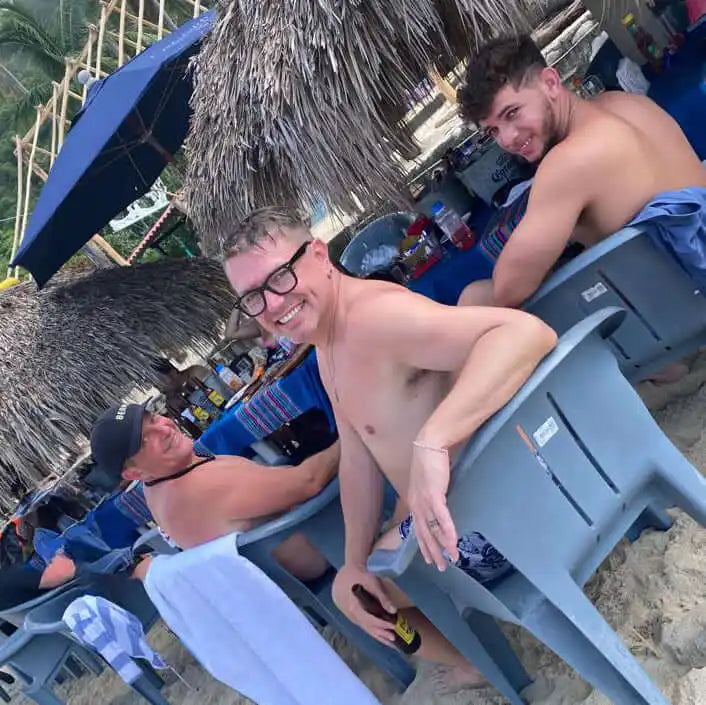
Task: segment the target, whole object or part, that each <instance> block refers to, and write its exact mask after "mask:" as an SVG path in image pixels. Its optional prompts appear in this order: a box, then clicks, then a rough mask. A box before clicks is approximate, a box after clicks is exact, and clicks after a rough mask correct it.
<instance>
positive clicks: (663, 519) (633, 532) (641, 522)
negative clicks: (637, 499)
mask: <svg viewBox="0 0 706 705" xmlns="http://www.w3.org/2000/svg"><path fill="white" fill-rule="evenodd" d="M671 526H672V520H671V518H670V516H669V514H667V512H665V511H664V509H662V508H661V507H660V506H658V505H657V504H651V505H650V506H649V507H647V509H645V511H644V512H642V514H640V516H639V517H637V519H636V520H635V522H634V523H633V525H632V526H631V527H630V528H629V529H628V530H627V531H626V532H625V537H626V538H627V539H628V541H630V542H631V543H634V542H635V541H637V540H638V539H639V538H640V536H641V535H642V532H643V531H645V529H657V530H658V531H667V530H668V529H670V528H671Z"/></svg>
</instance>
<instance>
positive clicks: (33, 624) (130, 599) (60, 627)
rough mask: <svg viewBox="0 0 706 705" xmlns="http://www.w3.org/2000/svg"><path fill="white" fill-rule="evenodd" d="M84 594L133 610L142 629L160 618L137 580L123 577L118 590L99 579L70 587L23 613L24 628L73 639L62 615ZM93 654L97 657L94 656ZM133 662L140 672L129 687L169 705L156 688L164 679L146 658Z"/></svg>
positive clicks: (155, 704) (158, 703)
mask: <svg viewBox="0 0 706 705" xmlns="http://www.w3.org/2000/svg"><path fill="white" fill-rule="evenodd" d="M99 581H100V579H99ZM86 594H93V595H99V596H101V597H105V598H106V599H109V600H111V601H112V602H114V603H115V604H118V605H119V606H120V607H122V608H123V609H126V610H127V611H128V612H132V614H134V615H135V616H136V617H137V618H138V619H139V620H140V623H141V624H142V627H143V629H144V631H145V633H147V632H148V631H149V630H150V628H151V627H152V626H153V625H154V624H155V623H156V622H157V620H158V619H159V612H158V611H157V608H156V607H155V606H154V605H153V604H152V601H151V600H150V599H149V597H148V595H147V592H146V591H145V589H144V587H143V586H142V583H141V582H140V581H139V580H125V581H124V583H122V584H121V585H120V589H119V590H116V589H115V586H111V588H110V589H108V590H106V589H105V587H104V586H103V585H101V584H100V582H98V583H97V584H94V585H93V587H91V586H90V585H89V586H88V587H87V586H80V587H74V588H71V589H70V590H67V591H65V592H62V593H61V594H59V595H56V596H55V597H54V598H52V599H51V600H49V601H47V602H45V603H43V604H42V605H39V606H37V607H35V608H33V609H32V610H30V611H29V612H28V613H27V615H26V616H25V620H24V631H25V632H26V633H27V634H30V635H35V636H38V637H39V638H41V637H42V635H61V636H62V637H63V638H64V639H66V640H68V641H72V642H73V641H74V640H75V639H74V637H73V635H72V634H71V632H70V630H69V629H68V628H67V626H66V624H64V622H63V620H62V617H63V615H64V611H65V610H66V608H67V607H68V606H69V605H70V604H71V603H72V602H73V601H74V600H75V599H76V598H78V597H82V596H83V595H86ZM81 648H84V647H81ZM92 655H93V654H92ZM94 658H96V657H95V656H94ZM136 663H137V665H138V666H139V667H140V669H141V670H142V675H141V676H139V678H138V679H137V680H136V681H135V682H134V683H132V684H131V685H130V687H131V688H132V689H133V690H135V691H136V692H137V693H139V694H140V695H141V696H142V697H143V698H144V699H145V700H146V701H147V702H149V703H151V704H152V705H169V702H168V701H167V700H166V699H165V698H164V697H163V696H162V694H161V693H160V692H159V690H160V688H161V687H162V686H163V685H164V681H163V680H162V679H161V678H160V677H159V675H158V674H157V673H156V672H155V670H154V669H153V668H152V666H151V665H150V664H149V663H147V662H145V661H137V662H136Z"/></svg>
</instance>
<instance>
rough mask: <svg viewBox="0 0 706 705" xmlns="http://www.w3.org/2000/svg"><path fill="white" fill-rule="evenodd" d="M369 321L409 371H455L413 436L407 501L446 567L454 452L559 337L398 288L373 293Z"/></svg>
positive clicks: (374, 340) (490, 311)
mask: <svg viewBox="0 0 706 705" xmlns="http://www.w3.org/2000/svg"><path fill="white" fill-rule="evenodd" d="M363 308H365V307H361V310H360V313H361V314H363V313H364V312H363V310H362V309H363ZM367 321H368V322H367V324H363V323H362V321H361V325H364V326H365V328H364V330H365V335H366V336H369V343H370V344H371V345H372V344H375V345H377V346H378V348H379V349H383V350H385V351H387V352H388V354H389V355H390V357H391V358H393V359H397V360H399V361H400V362H401V363H403V364H407V365H409V366H410V367H412V368H416V369H426V370H437V371H445V372H449V373H454V374H455V375H457V377H456V381H455V383H454V385H453V387H452V388H451V390H450V392H449V393H448V394H447V396H446V397H445V398H444V399H443V400H442V401H441V403H440V404H439V405H438V406H437V408H436V409H435V410H434V411H433V413H432V414H431V415H430V416H429V418H428V419H427V421H426V423H425V424H424V425H423V427H422V428H421V429H420V431H419V433H418V435H417V437H416V440H415V443H414V448H413V452H412V467H411V469H410V484H409V495H408V497H407V498H406V499H407V501H408V503H409V505H410V509H411V511H412V516H413V517H414V519H415V527H416V533H417V538H418V539H419V546H420V549H421V551H422V554H423V555H424V557H425V559H426V560H427V562H430V561H431V560H434V561H435V562H436V564H437V566H439V568H440V569H442V570H443V568H444V567H445V561H444V558H443V556H442V553H441V548H445V549H446V550H447V551H448V552H449V554H450V555H451V556H452V558H454V559H455V558H456V557H457V555H458V552H457V548H456V542H457V535H456V529H455V527H454V525H453V521H452V519H451V515H450V514H449V511H448V508H447V506H446V492H447V491H448V484H449V473H450V466H449V449H450V448H452V447H453V446H455V445H456V444H458V443H460V442H462V441H465V440H466V439H467V438H468V437H469V436H470V435H472V434H473V433H474V432H475V431H476V430H477V429H478V427H479V426H480V425H481V424H482V423H483V422H484V421H485V420H486V419H487V418H488V417H490V416H491V415H492V414H493V413H495V412H496V411H497V410H498V409H500V408H501V407H502V406H503V405H504V404H505V403H507V402H508V401H509V400H510V399H511V398H512V396H513V395H514V394H515V392H516V391H517V390H518V389H519V388H520V386H521V385H522V384H523V383H524V382H525V381H526V380H527V378H528V377H529V376H530V374H531V373H532V371H533V370H534V368H535V367H536V365H537V363H538V362H539V361H540V360H541V359H542V358H543V357H544V356H545V355H546V354H547V353H548V352H549V351H550V350H551V349H552V348H553V347H554V345H556V334H555V333H554V331H553V330H552V329H551V328H549V326H547V325H546V324H545V323H543V322H542V321H540V320H539V319H538V318H535V317H534V316H531V315H530V314H527V313H524V312H522V311H516V310H512V309H503V308H494V307H488V308H486V307H480V306H458V307H451V306H442V305H440V304H437V303H435V302H434V301H431V300H429V299H427V298H425V297H423V296H419V295H417V294H413V293H411V292H406V291H400V290H398V289H390V290H388V291H387V292H385V293H382V294H379V295H378V296H376V298H375V317H374V318H372V317H368V318H367ZM351 327H352V324H351ZM432 531H434V532H435V533H434V535H433V536H432V534H431V532H432Z"/></svg>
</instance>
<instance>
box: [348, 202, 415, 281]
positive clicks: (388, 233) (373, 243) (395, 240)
mask: <svg viewBox="0 0 706 705" xmlns="http://www.w3.org/2000/svg"><path fill="white" fill-rule="evenodd" d="M415 218H416V216H414V215H411V214H410V213H391V214H389V215H383V216H382V217H380V218H378V219H377V220H374V221H373V222H372V223H369V224H368V225H366V226H365V227H364V228H363V229H362V230H361V231H360V232H359V233H357V234H356V235H355V236H354V237H353V239H352V240H351V241H350V242H349V243H348V245H346V249H345V250H343V254H342V255H341V259H340V260H339V261H340V263H341V264H342V265H343V266H344V267H345V269H346V271H348V272H350V273H351V274H354V275H356V276H360V275H362V274H363V266H362V265H363V258H364V257H365V255H366V254H367V252H369V251H370V250H374V249H375V248H376V247H380V246H381V245H392V246H394V247H397V245H398V244H399V243H400V241H401V240H402V238H403V237H404V233H405V230H407V228H408V227H409V226H410V225H411V224H412V223H413V222H414V220H415Z"/></svg>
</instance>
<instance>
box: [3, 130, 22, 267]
mask: <svg viewBox="0 0 706 705" xmlns="http://www.w3.org/2000/svg"><path fill="white" fill-rule="evenodd" d="M22 150H23V147H22V138H21V137H20V136H19V135H15V154H17V206H16V208H15V235H14V237H13V238H12V254H11V255H10V262H12V260H13V259H14V257H15V255H16V254H17V248H18V247H19V246H20V222H21V220H22V161H23V160H22ZM14 269H15V276H17V267H15V268H14ZM11 275H12V267H8V268H7V276H8V278H9V277H10V276H11Z"/></svg>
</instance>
